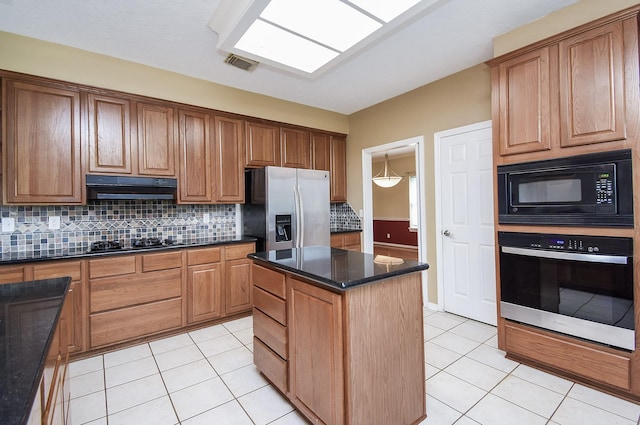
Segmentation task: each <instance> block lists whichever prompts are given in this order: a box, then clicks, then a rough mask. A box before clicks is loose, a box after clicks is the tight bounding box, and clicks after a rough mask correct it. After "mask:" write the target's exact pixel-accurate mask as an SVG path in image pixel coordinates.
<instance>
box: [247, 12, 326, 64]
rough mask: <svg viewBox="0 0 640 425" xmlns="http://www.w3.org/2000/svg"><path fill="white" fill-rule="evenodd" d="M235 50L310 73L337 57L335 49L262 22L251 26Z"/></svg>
mask: <svg viewBox="0 0 640 425" xmlns="http://www.w3.org/2000/svg"><path fill="white" fill-rule="evenodd" d="M235 47H236V48H237V49H240V50H243V51H245V52H248V53H251V54H254V55H257V56H260V57H263V58H265V59H268V60H271V61H274V62H279V63H281V64H284V65H286V66H289V67H292V68H295V69H299V70H302V71H305V72H308V73H312V72H314V71H315V70H316V69H318V68H320V67H321V66H322V65H324V64H326V63H327V62H329V61H331V60H332V59H334V58H335V57H336V56H338V52H336V51H334V50H331V49H328V48H326V47H323V46H321V45H319V44H316V43H313V42H312V41H309V40H307V39H305V38H302V37H299V36H297V35H294V34H292V33H290V32H288V31H285V30H283V29H281V28H278V27H276V26H274V25H272V24H270V23H268V22H265V21H262V20H259V19H258V20H256V21H255V22H254V23H253V24H252V25H251V26H250V27H249V29H248V30H247V32H245V33H244V35H243V36H242V37H241V38H240V40H238V42H237V43H236V45H235Z"/></svg>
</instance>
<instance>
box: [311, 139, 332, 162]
mask: <svg viewBox="0 0 640 425" xmlns="http://www.w3.org/2000/svg"><path fill="white" fill-rule="evenodd" d="M311 152H312V155H311V157H312V159H311V165H312V168H313V169H314V170H324V171H330V170H331V136H330V135H328V134H324V133H313V132H312V133H311Z"/></svg>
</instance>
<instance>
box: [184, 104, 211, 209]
mask: <svg viewBox="0 0 640 425" xmlns="http://www.w3.org/2000/svg"><path fill="white" fill-rule="evenodd" d="M212 121H213V119H212V117H211V116H210V115H209V114H208V113H206V112H204V111H200V110H188V109H180V110H179V111H178V142H179V143H178V145H179V152H180V155H179V161H180V165H179V169H180V174H179V177H180V178H179V179H178V187H179V193H178V203H211V202H212V201H213V170H212V164H213V162H212V153H213V147H212V146H213V145H212V130H213V128H212Z"/></svg>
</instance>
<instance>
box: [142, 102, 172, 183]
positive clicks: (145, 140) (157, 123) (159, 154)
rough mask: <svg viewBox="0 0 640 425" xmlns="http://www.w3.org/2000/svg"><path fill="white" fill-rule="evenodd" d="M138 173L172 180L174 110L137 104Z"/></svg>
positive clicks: (148, 104)
mask: <svg viewBox="0 0 640 425" xmlns="http://www.w3.org/2000/svg"><path fill="white" fill-rule="evenodd" d="M136 107H137V111H138V123H137V124H138V125H137V132H138V173H139V174H141V175H149V176H170V177H175V175H176V168H175V149H176V125H175V117H174V115H175V114H174V109H173V108H172V107H169V106H163V105H159V104H152V103H142V102H139V103H138V104H137V105H136Z"/></svg>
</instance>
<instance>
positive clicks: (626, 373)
mask: <svg viewBox="0 0 640 425" xmlns="http://www.w3.org/2000/svg"><path fill="white" fill-rule="evenodd" d="M639 14H640V6H635V7H632V8H629V9H626V10H623V11H621V12H619V13H616V14H613V15H610V16H607V17H604V18H602V19H599V20H597V21H594V22H591V23H588V24H585V25H583V26H580V27H578V28H575V29H572V30H569V31H566V32H564V33H561V34H558V35H556V36H553V37H550V38H548V39H545V40H542V41H540V42H538V43H535V44H532V45H530V46H526V47H523V48H521V49H519V50H516V51H514V52H511V53H507V54H505V55H503V56H500V57H497V58H495V59H493V60H491V61H489V62H488V65H489V66H491V80H492V112H493V144H494V166H498V165H503V164H513V163H519V162H527V161H535V160H545V159H551V158H558V157H566V156H573V155H581V154H586V153H594V152H603V151H613V150H618V149H631V150H632V151H633V168H634V171H633V185H634V186H635V188H636V190H637V188H639V187H640V156H639V155H638V142H639V141H640V127H639V126H640V100H639V99H640V90H639V84H640V78H639V67H640V65H639V59H638V16H639ZM634 202H635V205H634V210H635V219H634V221H635V223H634V227H633V228H611V227H606V226H604V225H603V226H601V227H587V228H585V227H560V226H530V225H514V224H500V223H498V220H497V213H496V220H495V222H496V231H497V232H498V231H506V232H509V231H511V232H531V233H551V234H571V235H597V236H623V237H632V238H634V251H635V253H636V254H635V258H636V259H635V264H634V266H635V267H634V292H635V294H636V295H635V299H636V300H638V299H639V297H638V294H640V261H639V260H638V259H639V258H640V255H639V254H638V253H639V252H640V200H639V199H638V198H637V197H636V199H635V200H634ZM496 204H497V200H496ZM495 211H498V209H497V207H496V209H495ZM496 240H497V236H496ZM496 263H497V264H496V265H497V267H496V270H500V247H499V246H498V244H497V243H496ZM497 279H498V281H497V288H496V291H497V299H498V300H500V276H499V275H498V276H497ZM635 310H636V313H635V317H636V319H635V320H636V324H635V329H636V349H635V350H633V351H631V352H628V351H625V350H619V349H614V348H611V347H608V346H604V345H602V344H597V343H594V342H589V341H585V340H580V339H578V338H573V337H570V336H566V335H562V334H558V333H554V332H550V331H545V330H542V329H538V328H535V327H531V326H527V325H524V324H520V323H517V322H514V321H511V320H507V319H504V318H502V317H501V316H500V307H499V305H498V345H499V347H500V349H502V350H504V351H506V353H507V356H509V357H511V358H514V359H517V360H519V361H522V362H527V363H530V364H533V365H536V366H538V367H541V368H543V369H547V370H550V371H553V372H555V373H559V374H562V375H564V376H567V377H569V378H571V379H575V380H578V381H581V382H584V383H586V384H588V385H593V386H597V387H599V388H601V389H604V390H606V391H610V392H613V393H616V394H618V395H622V396H625V397H630V398H633V399H635V400H640V350H639V348H640V334H639V330H640V313H639V312H640V305H639V302H638V301H636V305H635Z"/></svg>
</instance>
